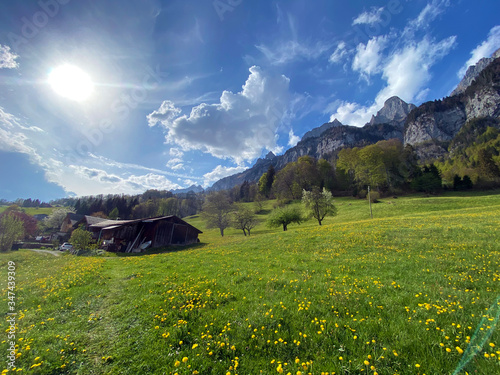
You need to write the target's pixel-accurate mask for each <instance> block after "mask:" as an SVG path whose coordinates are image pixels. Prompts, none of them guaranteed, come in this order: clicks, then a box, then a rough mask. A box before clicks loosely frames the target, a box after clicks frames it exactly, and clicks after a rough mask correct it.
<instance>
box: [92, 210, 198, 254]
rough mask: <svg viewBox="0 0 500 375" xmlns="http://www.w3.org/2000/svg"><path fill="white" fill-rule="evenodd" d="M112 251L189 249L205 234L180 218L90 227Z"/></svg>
mask: <svg viewBox="0 0 500 375" xmlns="http://www.w3.org/2000/svg"><path fill="white" fill-rule="evenodd" d="M89 230H90V231H92V232H94V236H97V238H98V239H100V240H103V243H104V246H105V247H106V249H107V250H108V251H117V252H140V251H142V250H144V249H146V248H148V247H152V248H155V247H162V246H169V245H189V244H193V243H196V242H199V240H198V235H199V234H200V233H203V232H202V231H200V230H199V229H197V228H195V227H193V226H192V225H191V224H189V223H187V222H185V221H184V220H182V219H180V218H178V217H177V216H162V217H154V218H149V219H138V220H104V221H100V222H97V223H95V224H92V225H90V226H89Z"/></svg>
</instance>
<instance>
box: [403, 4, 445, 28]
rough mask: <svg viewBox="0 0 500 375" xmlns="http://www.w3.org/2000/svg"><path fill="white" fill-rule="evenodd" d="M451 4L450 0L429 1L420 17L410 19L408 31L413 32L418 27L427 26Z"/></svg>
mask: <svg viewBox="0 0 500 375" xmlns="http://www.w3.org/2000/svg"><path fill="white" fill-rule="evenodd" d="M448 6H450V0H432V2H431V3H428V4H427V5H426V6H425V8H424V9H423V10H422V11H421V12H420V13H419V15H418V17H417V18H415V19H414V20H412V21H410V23H409V25H408V27H407V28H406V30H405V31H406V32H413V31H416V30H418V29H422V28H425V27H427V26H429V24H430V23H431V22H432V21H434V20H435V19H436V18H437V17H438V16H439V15H440V14H441V13H443V12H444V11H445V8H447V7H448Z"/></svg>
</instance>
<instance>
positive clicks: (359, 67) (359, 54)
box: [352, 36, 387, 79]
mask: <svg viewBox="0 0 500 375" xmlns="http://www.w3.org/2000/svg"><path fill="white" fill-rule="evenodd" d="M386 45H387V37H385V36H380V37H376V38H372V39H370V40H369V41H368V43H366V44H363V43H360V44H359V45H358V46H357V48H356V56H354V60H353V62H352V69H353V70H354V71H357V72H359V73H360V74H361V75H362V77H363V78H365V79H368V77H369V76H371V75H372V74H375V73H379V72H380V71H381V69H382V67H381V66H380V62H381V60H382V51H383V50H384V49H385V47H386Z"/></svg>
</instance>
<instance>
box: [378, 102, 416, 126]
mask: <svg viewBox="0 0 500 375" xmlns="http://www.w3.org/2000/svg"><path fill="white" fill-rule="evenodd" d="M414 108H416V106H415V105H413V104H408V103H406V102H405V101H404V100H403V99H401V98H400V97H398V96H392V97H390V98H389V99H387V100H386V101H385V103H384V106H383V107H382V109H380V111H378V112H377V114H376V115H375V116H372V119H371V120H370V125H376V124H391V125H402V124H404V121H405V119H406V116H408V113H410V112H411V110H412V109H414Z"/></svg>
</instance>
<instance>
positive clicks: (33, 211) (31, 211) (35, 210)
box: [0, 206, 59, 215]
mask: <svg viewBox="0 0 500 375" xmlns="http://www.w3.org/2000/svg"><path fill="white" fill-rule="evenodd" d="M8 207H9V206H0V214H1V213H2V212H4V211H5V210H6V209H7V208H8ZM57 208H59V207H21V209H22V210H23V211H24V212H26V213H27V214H28V215H37V214H46V215H50V214H51V213H52V212H53V211H54V210H56V209H57Z"/></svg>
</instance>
